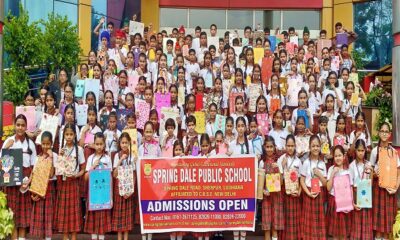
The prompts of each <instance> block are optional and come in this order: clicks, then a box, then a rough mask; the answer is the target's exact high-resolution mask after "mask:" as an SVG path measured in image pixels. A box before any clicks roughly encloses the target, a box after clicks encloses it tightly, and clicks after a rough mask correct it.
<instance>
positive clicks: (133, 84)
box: [128, 75, 139, 93]
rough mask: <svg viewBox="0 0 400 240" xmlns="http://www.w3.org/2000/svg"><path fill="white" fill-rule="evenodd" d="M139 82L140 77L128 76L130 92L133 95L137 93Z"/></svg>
mask: <svg viewBox="0 0 400 240" xmlns="http://www.w3.org/2000/svg"><path fill="white" fill-rule="evenodd" d="M138 82H139V76H138V75H135V76H133V75H129V76H128V87H129V90H131V92H132V93H134V92H136V86H137V85H138Z"/></svg>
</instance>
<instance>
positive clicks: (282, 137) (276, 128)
mask: <svg viewBox="0 0 400 240" xmlns="http://www.w3.org/2000/svg"><path fill="white" fill-rule="evenodd" d="M288 135H289V132H288V131H287V130H286V129H285V125H284V121H283V112H282V110H277V111H276V112H275V113H274V117H273V120H272V129H271V131H270V132H269V136H271V137H272V138H273V139H274V141H275V144H276V155H277V158H279V157H280V156H282V154H284V152H285V147H286V137H287V136H288Z"/></svg>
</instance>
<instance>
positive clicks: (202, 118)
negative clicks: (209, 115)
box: [193, 111, 206, 134]
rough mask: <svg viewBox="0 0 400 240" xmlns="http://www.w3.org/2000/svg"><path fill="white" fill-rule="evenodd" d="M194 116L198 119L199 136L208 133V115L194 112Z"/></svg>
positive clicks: (197, 129)
mask: <svg viewBox="0 0 400 240" xmlns="http://www.w3.org/2000/svg"><path fill="white" fill-rule="evenodd" d="M193 116H194V117H195V118H196V128H195V130H196V132H197V133H199V134H202V133H205V132H206V113H205V112H203V111H196V112H194V114H193Z"/></svg>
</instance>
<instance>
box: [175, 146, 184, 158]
mask: <svg viewBox="0 0 400 240" xmlns="http://www.w3.org/2000/svg"><path fill="white" fill-rule="evenodd" d="M182 153H183V149H182V147H181V145H176V147H175V148H174V155H175V156H180V155H182Z"/></svg>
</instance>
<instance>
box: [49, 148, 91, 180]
mask: <svg viewBox="0 0 400 240" xmlns="http://www.w3.org/2000/svg"><path fill="white" fill-rule="evenodd" d="M64 149H65V151H64V155H65V156H69V157H71V159H70V160H71V161H73V162H74V164H75V167H74V169H75V170H74V172H73V174H75V175H76V174H78V173H79V171H80V169H79V165H81V164H84V163H85V156H84V154H83V148H82V147H80V146H78V166H76V157H77V156H76V149H75V147H72V148H67V147H64ZM58 159H60V158H57V163H58ZM55 166H56V167H57V164H55ZM56 172H57V171H56Z"/></svg>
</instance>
